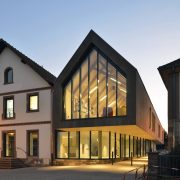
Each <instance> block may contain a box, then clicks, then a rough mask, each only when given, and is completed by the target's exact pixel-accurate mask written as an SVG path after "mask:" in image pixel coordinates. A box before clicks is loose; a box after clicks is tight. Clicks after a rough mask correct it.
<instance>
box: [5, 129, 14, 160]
mask: <svg viewBox="0 0 180 180" xmlns="http://www.w3.org/2000/svg"><path fill="white" fill-rule="evenodd" d="M3 154H4V157H15V132H5V133H3Z"/></svg>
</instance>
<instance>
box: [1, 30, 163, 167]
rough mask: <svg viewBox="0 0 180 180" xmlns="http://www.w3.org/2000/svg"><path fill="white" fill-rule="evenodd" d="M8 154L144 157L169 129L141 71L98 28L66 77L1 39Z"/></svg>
mask: <svg viewBox="0 0 180 180" xmlns="http://www.w3.org/2000/svg"><path fill="white" fill-rule="evenodd" d="M0 105H1V106H0V113H1V115H2V116H1V117H0V152H1V153H0V157H1V158H22V159H30V160H31V159H32V161H33V160H38V161H39V160H40V161H41V162H42V163H44V164H48V163H49V162H50V160H52V158H54V159H55V160H56V161H58V160H61V159H63V160H66V159H82V160H91V159H92V160H108V159H110V158H112V157H113V158H116V159H126V158H129V157H130V156H131V155H133V156H144V155H146V154H147V152H149V151H150V150H152V151H154V150H155V146H156V144H157V143H163V137H164V130H163V128H162V126H161V123H160V121H159V119H158V116H157V114H156V112H155V109H154V107H153V105H152V103H151V100H150V98H149V96H148V93H147V91H146V89H145V87H144V85H143V82H142V80H141V77H140V75H139V73H138V71H137V69H136V68H135V67H134V66H132V65H131V64H130V63H129V62H128V61H127V60H126V59H124V58H123V57H122V56H121V55H120V54H119V53H117V52H116V51H115V50H114V49H113V48H112V47H111V46H109V45H108V44H107V43H106V42H105V41H104V40H103V39H102V38H101V37H99V36H98V35H97V34H96V33H95V32H94V31H92V30H91V31H90V33H89V34H88V35H87V37H86V38H85V40H84V41H83V42H82V44H81V45H80V47H79V48H78V49H77V51H76V52H75V54H74V55H73V56H72V58H71V59H70V61H69V62H68V64H67V65H66V66H65V68H64V69H63V71H62V72H61V74H60V75H59V77H58V78H57V79H56V78H55V77H54V76H53V75H52V74H51V73H49V72H48V71H46V70H45V69H44V68H43V67H41V66H39V65H38V64H37V63H35V62H34V61H32V60H31V59H29V58H28V57H27V56H25V55H24V54H22V53H21V52H19V51H18V50H17V49H15V48H14V47H12V46H11V45H10V44H8V43H7V42H5V41H4V40H2V39H1V40H0Z"/></svg>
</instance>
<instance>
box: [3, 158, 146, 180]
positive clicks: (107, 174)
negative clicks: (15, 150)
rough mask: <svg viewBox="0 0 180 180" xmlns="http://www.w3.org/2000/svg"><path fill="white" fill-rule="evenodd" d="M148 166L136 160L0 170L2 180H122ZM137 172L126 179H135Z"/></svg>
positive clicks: (142, 161) (141, 160)
mask: <svg viewBox="0 0 180 180" xmlns="http://www.w3.org/2000/svg"><path fill="white" fill-rule="evenodd" d="M143 164H147V158H146V157H145V158H135V159H134V162H133V166H131V163H130V161H129V160H127V161H121V162H118V163H114V165H111V164H104V165H81V166H49V167H31V168H22V169H8V170H0V180H121V179H123V175H124V173H126V172H128V171H130V170H132V169H135V168H137V167H140V166H142V165H143ZM134 174H135V171H133V172H132V173H129V174H128V175H127V176H126V179H129V180H131V179H134Z"/></svg>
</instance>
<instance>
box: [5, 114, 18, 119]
mask: <svg viewBox="0 0 180 180" xmlns="http://www.w3.org/2000/svg"><path fill="white" fill-rule="evenodd" d="M14 119H16V114H15V113H14V117H9V118H7V117H5V115H4V114H2V120H14Z"/></svg>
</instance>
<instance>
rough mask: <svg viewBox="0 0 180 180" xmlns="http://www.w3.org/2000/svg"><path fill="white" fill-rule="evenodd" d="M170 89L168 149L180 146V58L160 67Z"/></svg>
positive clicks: (168, 89)
mask: <svg viewBox="0 0 180 180" xmlns="http://www.w3.org/2000/svg"><path fill="white" fill-rule="evenodd" d="M158 70H159V73H160V75H161V78H162V80H163V82H164V84H165V86H166V89H167V91H168V149H169V150H172V149H174V148H175V147H176V146H180V99H179V98H180V59H177V60H175V61H173V62H170V63H168V64H165V65H163V66H160V67H159V68H158Z"/></svg>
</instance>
